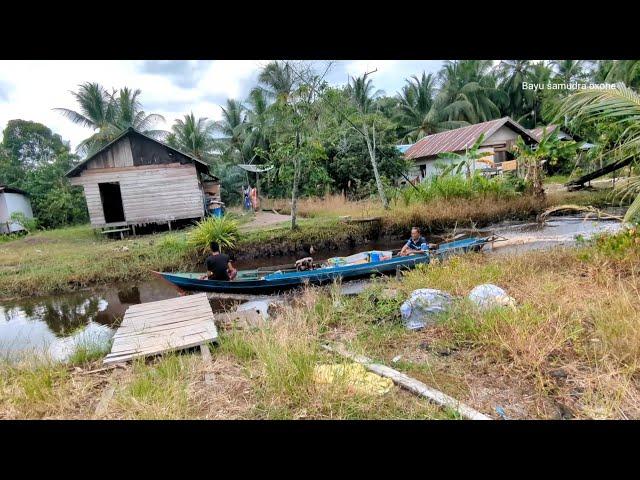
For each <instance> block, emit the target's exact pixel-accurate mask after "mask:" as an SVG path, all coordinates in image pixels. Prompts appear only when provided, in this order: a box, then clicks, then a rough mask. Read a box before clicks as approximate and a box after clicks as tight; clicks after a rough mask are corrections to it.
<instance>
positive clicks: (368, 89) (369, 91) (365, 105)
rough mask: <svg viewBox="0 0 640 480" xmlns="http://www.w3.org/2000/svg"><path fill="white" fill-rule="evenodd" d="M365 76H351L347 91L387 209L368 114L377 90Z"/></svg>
mask: <svg viewBox="0 0 640 480" xmlns="http://www.w3.org/2000/svg"><path fill="white" fill-rule="evenodd" d="M367 76H368V73H365V74H364V75H363V76H362V77H351V81H350V84H349V86H348V87H347V92H348V93H349V95H350V97H351V99H352V101H353V102H354V103H355V105H356V107H357V108H358V110H359V111H360V114H361V119H360V124H361V125H362V131H363V134H364V140H365V142H366V144H367V151H368V152H369V159H370V160H371V167H372V168H373V175H374V177H375V179H376V186H377V188H378V195H379V196H380V200H381V201H382V206H383V207H384V208H385V209H388V208H389V201H388V200H387V196H386V195H385V193H384V185H383V184H382V178H381V176H380V171H379V170H378V161H377V159H376V152H377V148H376V118H375V117H376V116H375V115H369V114H370V113H371V112H370V106H371V103H372V101H373V96H375V95H376V93H377V92H374V88H373V84H372V82H371V80H369V79H368V78H367Z"/></svg>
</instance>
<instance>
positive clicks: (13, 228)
mask: <svg viewBox="0 0 640 480" xmlns="http://www.w3.org/2000/svg"><path fill="white" fill-rule="evenodd" d="M15 212H20V213H22V214H24V216H25V217H26V218H33V210H32V209H31V201H30V200H29V194H28V193H27V192H25V191H24V190H20V189H19V188H14V187H9V186H7V185H1V184H0V233H13V232H20V231H22V230H24V227H23V226H22V225H20V224H19V223H18V222H12V221H11V215H12V214H13V213H15Z"/></svg>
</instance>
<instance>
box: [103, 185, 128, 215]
mask: <svg viewBox="0 0 640 480" xmlns="http://www.w3.org/2000/svg"><path fill="white" fill-rule="evenodd" d="M98 188H99V189H100V200H101V201H102V211H103V212H104V221H105V223H115V222H124V221H125V219H124V207H123V206H122V195H121V194H120V183H119V182H109V183H99V184H98Z"/></svg>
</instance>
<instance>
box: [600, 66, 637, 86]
mask: <svg viewBox="0 0 640 480" xmlns="http://www.w3.org/2000/svg"><path fill="white" fill-rule="evenodd" d="M609 62H611V63H610V69H609V72H608V73H607V75H606V77H605V81H607V82H624V84H625V85H627V86H628V87H632V88H634V89H636V90H637V89H638V88H640V60H614V61H613V62H612V61H611V60H609Z"/></svg>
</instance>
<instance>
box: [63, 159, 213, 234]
mask: <svg viewBox="0 0 640 480" xmlns="http://www.w3.org/2000/svg"><path fill="white" fill-rule="evenodd" d="M72 180H73V184H75V185H82V186H83V187H84V193H85V198H86V200H87V207H88V209H89V217H90V219H91V225H93V226H96V227H98V226H103V225H104V224H105V220H104V213H103V210H102V202H101V199H100V190H99V187H98V184H99V183H104V182H120V193H121V195H122V205H123V207H124V214H125V219H126V221H127V222H129V223H131V222H140V223H151V222H166V221H169V220H175V219H179V218H196V217H199V216H201V215H202V214H203V203H202V193H201V190H200V185H199V182H198V176H197V173H196V169H195V167H194V166H193V165H180V164H168V165H155V166H141V167H129V168H113V169H111V168H109V169H88V170H86V171H85V172H83V173H82V175H81V176H80V177H75V178H73V179H72Z"/></svg>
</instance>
